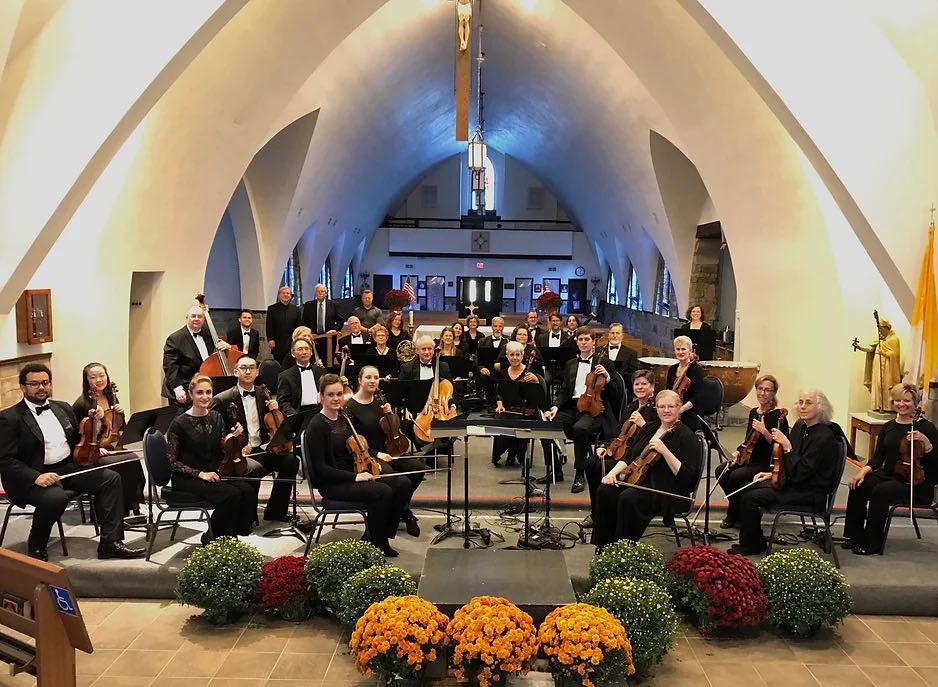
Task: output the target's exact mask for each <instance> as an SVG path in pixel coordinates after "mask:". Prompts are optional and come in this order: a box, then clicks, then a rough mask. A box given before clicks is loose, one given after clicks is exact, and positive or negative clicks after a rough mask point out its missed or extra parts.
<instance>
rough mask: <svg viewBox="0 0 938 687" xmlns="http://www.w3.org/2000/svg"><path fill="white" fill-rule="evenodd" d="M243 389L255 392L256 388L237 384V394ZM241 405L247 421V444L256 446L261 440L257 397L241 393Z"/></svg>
mask: <svg viewBox="0 0 938 687" xmlns="http://www.w3.org/2000/svg"><path fill="white" fill-rule="evenodd" d="M245 391H253V392H254V393H255V394H257V389H256V388H254V387H251V388H250V389H245V388H243V387H242V386H240V385H239V386H238V394H243V393H244V392H245ZM241 405H243V406H244V419H245V420H247V423H248V426H247V427H246V428H245V429H247V432H248V446H250V447H251V448H257V447H258V446H260V445H261V443H262V441H263V440H262V438H261V419H260V418H259V417H258V416H257V397H256V396H248V397H247V398H245V397H244V396H243V395H242V396H241Z"/></svg>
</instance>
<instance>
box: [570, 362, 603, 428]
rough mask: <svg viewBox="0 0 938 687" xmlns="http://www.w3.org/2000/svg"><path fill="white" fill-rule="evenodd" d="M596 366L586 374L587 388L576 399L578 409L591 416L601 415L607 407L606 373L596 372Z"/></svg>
mask: <svg viewBox="0 0 938 687" xmlns="http://www.w3.org/2000/svg"><path fill="white" fill-rule="evenodd" d="M594 359H595V358H594ZM594 368H595V366H593V368H591V369H590V371H589V374H588V375H586V390H585V391H584V392H583V393H582V394H580V397H579V398H578V399H577V400H576V409H577V410H578V411H580V412H581V413H585V414H586V415H589V416H590V417H599V416H600V415H602V412H603V410H604V409H605V405H603V389H605V388H606V375H598V374H596V372H595V371H594Z"/></svg>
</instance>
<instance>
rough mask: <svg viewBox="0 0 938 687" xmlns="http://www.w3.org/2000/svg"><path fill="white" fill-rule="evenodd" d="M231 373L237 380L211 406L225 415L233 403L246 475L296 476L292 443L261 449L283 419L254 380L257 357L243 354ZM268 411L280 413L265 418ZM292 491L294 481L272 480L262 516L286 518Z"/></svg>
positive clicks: (272, 519)
mask: <svg viewBox="0 0 938 687" xmlns="http://www.w3.org/2000/svg"><path fill="white" fill-rule="evenodd" d="M234 373H235V377H236V378H237V379H238V383H237V384H236V385H235V386H233V387H231V388H230V389H227V390H225V391H222V392H221V393H220V394H218V396H215V397H214V398H213V399H212V409H213V410H217V411H218V412H219V413H221V414H222V415H224V413H226V412H227V410H228V407H229V406H230V405H231V404H232V403H233V404H234V405H235V408H236V409H237V411H238V423H239V424H240V425H241V426H242V427H243V428H244V430H245V433H246V434H247V439H248V443H247V445H248V448H249V449H250V453H249V454H248V455H249V456H250V458H249V460H248V465H249V467H248V471H247V473H246V476H247V477H257V478H260V477H264V476H266V475H269V474H270V473H272V472H276V473H277V479H278V480H296V473H297V472H298V471H299V469H300V461H299V460H297V458H296V456H294V455H293V451H292V450H291V449H292V447H289V449H283V448H282V447H270V446H268V450H267V451H264V450H263V449H262V447H263V446H264V445H265V444H268V443H269V442H270V439H271V436H272V435H273V432H276V431H277V430H276V428H277V425H279V423H280V422H282V421H283V415H282V413H280V405H279V404H278V403H277V399H275V398H272V397H271V395H270V391H269V390H268V389H267V388H266V387H263V386H260V387H258V386H255V384H254V382H255V380H256V379H257V360H256V359H254V358H252V357H251V356H249V355H242V356H241V357H240V358H238V361H237V363H235V369H234ZM271 413H277V414H279V415H280V417H279V418H275V417H274V416H273V415H271V417H270V418H268V417H267V416H268V414H271ZM271 428H273V429H271ZM284 446H287V445H284ZM254 485H255V486H256V487H257V489H258V490H259V489H260V481H259V480H258V481H255V482H254ZM292 494H293V485H291V484H290V483H289V482H280V481H278V482H274V485H273V487H272V488H271V490H270V498H268V499H267V505H266V506H265V507H264V520H271V521H275V522H289V521H290V516H289V515H288V513H287V507H288V506H289V504H290V496H291V495H292Z"/></svg>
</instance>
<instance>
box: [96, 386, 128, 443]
mask: <svg viewBox="0 0 938 687" xmlns="http://www.w3.org/2000/svg"><path fill="white" fill-rule="evenodd" d="M111 393H113V394H114V405H112V406H111V407H110V408H108V409H107V410H105V411H104V420H103V422H104V427H105V429H106V431H105V434H104V436H103V437H102V439H101V440H100V441H99V442H98V444H99V445H100V446H101V448H106V449H113V448H117V447H118V446H119V445H120V440H121V434H122V433H123V431H124V425H126V424H127V422H126V420H125V419H124V411H123V410H115V408H114V406H117V405H120V401H119V400H118V398H117V384H115V383H114V382H111Z"/></svg>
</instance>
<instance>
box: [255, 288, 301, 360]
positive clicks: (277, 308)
mask: <svg viewBox="0 0 938 687" xmlns="http://www.w3.org/2000/svg"><path fill="white" fill-rule="evenodd" d="M302 320H303V313H302V311H301V310H300V309H299V307H298V306H296V305H293V304H292V303H287V304H286V305H284V304H283V303H281V302H280V301H277V302H276V303H274V304H273V305H269V306H267V320H266V322H265V323H264V326H265V328H266V330H267V340H268V341H273V342H274V351H273V354H274V357H275V358H276V359H277V360H282V359H283V357H284V356H285V355H287V354H289V353H290V343H291V342H292V341H293V330H294V329H296V328H297V327H299V326H300V325H301V324H302V323H303V322H302Z"/></svg>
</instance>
